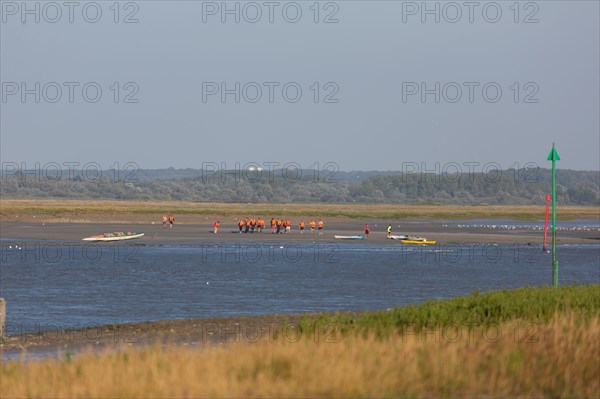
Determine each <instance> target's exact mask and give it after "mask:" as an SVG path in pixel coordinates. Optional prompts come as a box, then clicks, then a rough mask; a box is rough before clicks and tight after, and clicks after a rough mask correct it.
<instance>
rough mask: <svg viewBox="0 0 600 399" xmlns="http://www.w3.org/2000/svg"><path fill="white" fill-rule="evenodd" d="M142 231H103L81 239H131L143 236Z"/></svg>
mask: <svg viewBox="0 0 600 399" xmlns="http://www.w3.org/2000/svg"><path fill="white" fill-rule="evenodd" d="M143 236H144V233H122V232H114V233H105V234H99V235H96V236H90V237H86V238H84V239H83V241H125V240H133V239H135V238H140V237H143Z"/></svg>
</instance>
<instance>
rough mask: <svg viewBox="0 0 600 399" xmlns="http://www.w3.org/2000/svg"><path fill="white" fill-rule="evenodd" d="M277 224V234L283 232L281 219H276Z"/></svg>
mask: <svg viewBox="0 0 600 399" xmlns="http://www.w3.org/2000/svg"><path fill="white" fill-rule="evenodd" d="M275 226H276V227H277V232H276V234H280V233H281V219H279V218H277V220H276V221H275Z"/></svg>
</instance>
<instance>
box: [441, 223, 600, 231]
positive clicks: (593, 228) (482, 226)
mask: <svg viewBox="0 0 600 399" xmlns="http://www.w3.org/2000/svg"><path fill="white" fill-rule="evenodd" d="M442 227H453V226H449V225H447V224H442ZM457 227H458V228H459V229H490V230H540V231H543V230H544V226H537V225H527V224H524V225H512V224H458V225H457ZM551 229H552V225H548V230H551ZM556 230H557V231H600V227H597V226H565V227H561V226H556Z"/></svg>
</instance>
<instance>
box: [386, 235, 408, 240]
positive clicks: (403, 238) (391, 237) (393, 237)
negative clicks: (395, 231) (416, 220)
mask: <svg viewBox="0 0 600 399" xmlns="http://www.w3.org/2000/svg"><path fill="white" fill-rule="evenodd" d="M388 238H389V239H390V240H406V236H389V237H388Z"/></svg>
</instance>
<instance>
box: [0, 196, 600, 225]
mask: <svg viewBox="0 0 600 399" xmlns="http://www.w3.org/2000/svg"><path fill="white" fill-rule="evenodd" d="M165 212H172V213H173V214H175V215H180V216H182V215H187V216H208V215H215V216H233V217H237V216H246V215H263V216H265V215H273V216H286V217H294V216H313V217H341V218H370V219H406V218H431V219H515V220H538V219H541V218H543V212H544V207H543V204H542V205H541V206H539V207H538V206H499V205H493V206H492V205H478V206H455V205H392V204H321V203H319V204H241V203H194V202H176V201H168V202H157V201H148V202H145V201H114V200H12V199H9V200H1V201H0V217H1V218H2V219H4V220H12V219H14V218H15V216H20V217H21V219H23V218H27V217H33V216H34V215H36V216H41V217H49V218H86V217H87V218H93V217H95V216H98V217H102V218H105V217H106V216H110V215H114V216H119V218H120V219H122V220H123V221H129V219H131V221H135V220H138V219H139V218H145V219H148V217H150V218H151V219H149V220H157V219H158V218H160V216H161V215H162V214H163V213H165ZM557 215H558V218H559V219H561V220H567V219H578V218H594V219H596V218H598V209H597V208H595V207H581V206H568V207H566V206H565V207H562V206H561V207H559V208H558V210H557Z"/></svg>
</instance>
